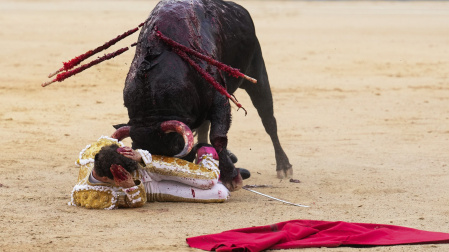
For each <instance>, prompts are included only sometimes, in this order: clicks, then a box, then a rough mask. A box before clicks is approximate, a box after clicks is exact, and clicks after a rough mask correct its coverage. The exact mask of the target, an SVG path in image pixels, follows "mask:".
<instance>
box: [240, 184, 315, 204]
mask: <svg viewBox="0 0 449 252" xmlns="http://www.w3.org/2000/svg"><path fill="white" fill-rule="evenodd" d="M242 188H243V189H245V190H247V191H250V192H253V193H257V194H259V195H262V196H265V197H268V198H270V199H274V200H277V201H280V202H283V203H285V204H290V205H294V206H299V207H309V206H306V205H301V204H295V203H291V202H288V201H285V200H281V199H278V198H275V197H273V196H270V195H266V194H263V193H261V192H258V191H254V190H252V189H249V188H247V187H242Z"/></svg>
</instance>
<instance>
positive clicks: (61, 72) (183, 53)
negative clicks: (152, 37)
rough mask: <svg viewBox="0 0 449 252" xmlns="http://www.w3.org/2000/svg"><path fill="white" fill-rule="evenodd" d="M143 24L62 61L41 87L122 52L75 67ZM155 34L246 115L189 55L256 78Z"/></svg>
mask: <svg viewBox="0 0 449 252" xmlns="http://www.w3.org/2000/svg"><path fill="white" fill-rule="evenodd" d="M143 25H144V23H141V24H140V25H139V26H138V27H136V28H134V29H131V30H129V31H127V32H125V33H123V34H121V35H119V36H117V37H116V38H114V39H112V40H110V41H108V42H106V43H104V44H103V45H102V46H99V47H97V48H95V49H94V50H89V51H87V52H86V53H84V54H81V55H79V56H77V57H75V58H73V59H71V60H69V61H68V62H64V63H63V67H62V68H60V69H58V70H57V71H55V72H54V73H51V74H49V76H48V77H49V78H51V77H53V76H54V75H56V74H57V76H56V78H54V79H53V80H50V81H47V82H44V83H42V87H45V86H48V85H50V84H51V83H54V82H57V81H58V82H61V81H63V80H65V79H67V78H69V77H70V76H73V75H75V74H77V73H80V72H82V71H84V70H86V69H88V68H90V67H92V66H94V65H97V64H99V63H101V62H103V61H105V60H109V59H112V58H114V57H116V56H118V55H120V54H122V53H124V52H126V51H127V50H128V49H129V47H124V48H121V49H119V50H117V51H115V52H113V53H109V54H105V55H104V56H102V57H99V58H97V59H96V60H93V61H91V62H89V63H87V64H84V65H81V66H80V67H77V68H75V69H72V68H74V67H75V66H77V65H79V64H80V63H81V62H82V61H84V60H85V59H87V58H89V57H91V56H92V55H94V54H96V53H98V52H101V51H103V50H106V49H108V48H109V47H111V46H112V45H114V44H116V43H117V42H119V41H120V40H122V39H124V38H126V37H128V36H129V35H131V34H133V33H135V32H136V31H137V30H138V29H139V28H140V27H142V26H143ZM156 35H157V36H158V37H159V38H160V39H161V40H162V41H163V42H164V43H166V44H167V45H169V46H170V47H172V49H173V51H174V52H176V53H177V54H178V55H179V56H180V57H181V58H182V59H184V60H185V61H186V62H187V63H189V64H190V65H191V66H192V67H193V68H194V69H195V70H196V71H197V72H198V73H199V74H200V75H201V76H202V77H203V78H204V79H205V80H206V81H207V82H209V83H210V84H211V85H212V86H213V87H214V88H215V89H216V90H217V91H218V92H220V93H221V94H223V95H224V96H226V97H227V98H228V99H230V100H231V101H232V102H233V103H234V104H235V105H237V107H238V108H239V109H240V108H242V109H243V110H244V111H245V115H246V113H247V112H246V110H245V108H243V106H242V105H241V104H240V103H239V102H238V101H237V100H236V99H235V97H233V96H232V95H230V94H229V93H228V92H227V91H226V89H225V88H224V87H223V86H222V85H220V84H219V83H218V82H217V81H216V80H215V79H214V77H213V76H212V75H210V74H209V73H208V72H207V71H206V70H204V69H202V68H201V67H200V66H199V65H198V64H197V63H196V62H195V61H194V60H193V59H192V58H191V57H189V55H191V56H194V57H196V58H198V59H201V60H204V61H206V62H207V63H209V64H211V65H213V66H215V67H217V68H218V69H220V70H223V71H225V72H227V73H228V74H229V75H231V76H233V77H236V78H238V77H242V78H245V79H246V80H248V81H250V82H252V83H257V80H256V79H254V78H251V77H249V76H247V75H245V74H243V73H241V72H240V71H239V70H238V69H236V68H232V67H230V66H228V65H226V64H223V63H221V62H219V61H217V60H215V59H213V58H212V57H210V56H207V55H204V54H201V53H200V52H198V51H196V50H194V49H191V48H188V47H186V46H183V45H181V44H179V43H178V42H176V41H174V40H172V39H170V38H168V37H166V36H165V35H164V34H162V33H161V32H160V31H158V30H156ZM136 44H137V43H134V44H132V45H131V46H134V45H136Z"/></svg>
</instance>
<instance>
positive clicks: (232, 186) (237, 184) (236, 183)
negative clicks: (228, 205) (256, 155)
mask: <svg viewBox="0 0 449 252" xmlns="http://www.w3.org/2000/svg"><path fill="white" fill-rule="evenodd" d="M223 185H224V186H225V187H226V188H228V190H229V191H230V192H234V191H237V190H240V189H241V188H242V187H243V179H242V175H240V173H239V174H238V175H237V176H235V177H234V178H233V179H232V180H231V182H223Z"/></svg>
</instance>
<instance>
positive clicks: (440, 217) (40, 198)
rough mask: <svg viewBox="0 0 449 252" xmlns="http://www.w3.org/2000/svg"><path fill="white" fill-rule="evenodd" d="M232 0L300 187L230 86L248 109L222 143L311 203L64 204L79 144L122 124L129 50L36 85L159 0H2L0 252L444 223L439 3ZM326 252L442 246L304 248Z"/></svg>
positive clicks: (291, 197) (444, 49)
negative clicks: (342, 225) (303, 228)
mask: <svg viewBox="0 0 449 252" xmlns="http://www.w3.org/2000/svg"><path fill="white" fill-rule="evenodd" d="M238 3H240V4H242V5H243V6H245V7H246V8H247V9H248V10H249V12H250V13H251V15H252V17H253V19H254V23H255V25H256V31H257V34H258V37H259V40H260V42H261V45H262V50H263V53H264V57H265V61H266V65H267V69H268V73H269V78H270V82H271V86H272V91H273V96H274V102H275V114H276V117H277V120H278V126H279V136H280V139H281V143H282V145H283V147H284V148H285V150H286V152H287V154H288V156H289V158H290V162H291V163H292V164H293V168H294V176H293V178H295V179H299V180H300V181H301V183H291V182H289V181H288V180H285V179H284V180H279V179H277V178H276V172H275V160H274V152H273V147H272V145H271V141H270V139H269V137H268V135H267V134H266V133H265V131H264V129H263V126H262V123H261V122H260V120H259V118H258V115H257V112H256V111H255V109H254V108H253V107H252V105H251V102H250V100H249V98H248V96H247V95H246V93H244V92H242V91H238V92H237V93H236V96H237V98H238V99H239V101H240V102H241V103H242V104H243V105H244V106H245V107H246V108H247V110H248V115H247V116H246V117H245V116H244V113H243V111H236V109H235V107H234V108H233V110H234V111H233V125H232V127H231V130H230V132H229V148H230V149H231V150H232V151H233V152H235V153H236V154H237V155H238V157H239V162H238V165H239V166H240V167H245V168H247V169H249V170H251V171H252V177H251V178H250V179H248V180H246V181H245V182H246V184H250V185H270V186H272V187H271V188H259V189H257V190H259V191H260V192H263V193H266V194H270V195H272V196H275V197H278V198H281V199H284V200H288V201H291V202H295V203H302V204H306V205H310V206H311V207H310V208H300V207H295V206H291V205H286V204H283V203H281V202H277V201H273V200H269V199H268V198H265V197H262V196H258V195H256V194H253V193H251V192H248V191H245V190H240V191H237V192H234V193H232V197H231V198H230V200H229V201H228V202H226V203H224V204H188V203H151V204H146V205H145V207H143V208H139V209H124V210H116V211H102V210H87V209H84V208H78V207H73V206H68V205H67V203H68V202H69V200H70V192H71V190H72V187H73V185H74V184H75V181H76V178H77V174H78V169H77V167H76V166H75V165H74V162H75V160H76V159H77V157H78V153H79V151H80V150H81V149H83V148H84V147H85V146H86V145H87V144H89V143H91V142H93V141H95V140H96V139H98V137H100V136H101V135H110V134H111V133H112V132H113V128H112V126H111V125H113V124H117V123H125V122H127V120H128V117H127V111H126V109H125V108H124V106H123V100H122V88H123V83H124V80H125V77H126V74H127V72H128V68H129V64H130V62H131V59H132V57H133V54H134V51H133V50H131V51H130V52H127V53H125V54H124V55H122V56H120V57H117V58H115V59H113V60H111V61H109V62H107V63H104V64H101V65H98V66H96V67H94V68H92V69H89V70H87V71H85V72H83V73H81V74H79V75H77V76H76V77H72V78H70V79H68V80H66V81H64V82H61V83H55V84H52V85H50V86H48V87H46V88H42V87H41V86H40V84H41V83H42V82H44V81H46V80H47V77H46V76H47V74H48V73H50V72H52V71H54V70H56V69H58V68H60V67H61V63H62V62H63V61H67V60H69V59H70V58H72V57H74V56H76V55H79V54H81V53H83V52H85V51H87V50H89V49H93V48H95V47H96V46H99V45H101V44H102V43H103V42H105V41H107V40H109V39H111V38H113V37H115V36H117V35H118V34H121V33H122V32H124V31H126V30H128V29H131V28H133V27H135V26H137V25H138V24H139V23H141V22H142V21H143V20H145V18H146V17H147V16H148V15H149V13H150V11H151V10H152V8H153V7H154V5H155V4H156V1H100V0H99V1H56V0H54V1H50V0H49V1H40V0H39V1H31V0H29V1H15V0H14V1H13V0H3V1H1V2H0V13H1V14H0V24H1V29H0V59H1V61H0V106H1V110H0V129H1V130H0V139H1V146H2V147H1V152H0V161H1V162H0V230H1V232H0V250H2V251H31V250H33V251H81V250H84V251H175V250H176V251H196V250H195V249H191V248H189V247H188V246H187V245H186V243H185V238H187V237H190V236H197V235H203V234H209V233H217V232H221V231H225V230H229V229H234V228H242V227H250V226H256V225H267V224H272V223H276V222H281V221H287V220H292V219H314V220H329V221H349V222H364V223H383V224H393V225H401V226H406V227H412V228H417V229H423V230H429V231H439V232H449V155H448V150H449V71H448V70H449V46H448V45H449V3H447V2H383V1H382V2H340V1H339V2H321V1H320V2H295V1H285V2H284V1H238ZM136 39H137V34H136V35H134V36H131V37H130V38H129V39H127V40H125V41H124V42H122V43H120V45H118V46H115V47H113V49H118V48H120V47H124V46H128V45H130V44H131V43H132V42H134V41H135V40H136ZM110 51H111V50H109V51H108V52H110ZM323 250H324V251H327V250H329V251H333V252H336V251H448V250H449V245H414V246H394V247H375V248H364V249H361V248H334V249H305V250H301V251H323ZM292 251H295V250H292ZM296 251H299V250H296Z"/></svg>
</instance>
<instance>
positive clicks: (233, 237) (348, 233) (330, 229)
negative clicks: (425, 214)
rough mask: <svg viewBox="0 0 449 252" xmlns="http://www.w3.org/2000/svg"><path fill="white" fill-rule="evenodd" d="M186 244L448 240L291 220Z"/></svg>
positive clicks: (396, 229)
mask: <svg viewBox="0 0 449 252" xmlns="http://www.w3.org/2000/svg"><path fill="white" fill-rule="evenodd" d="M186 240H187V243H188V245H189V246H190V247H193V248H199V249H203V250H209V251H212V250H215V251H252V252H256V251H261V250H265V249H289V248H311V247H338V246H362V245H363V246H384V245H399V244H424V243H449V233H440V232H430V231H423V230H417V229H413V228H407V227H400V226H393V225H383V224H366V223H348V222H343V221H336V222H330V221H316V220H291V221H285V222H280V223H276V224H273V225H267V226H258V227H250V228H241V229H234V230H229V231H225V232H222V233H218V234H210V235H202V236H197V237H190V238H187V239H186Z"/></svg>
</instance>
